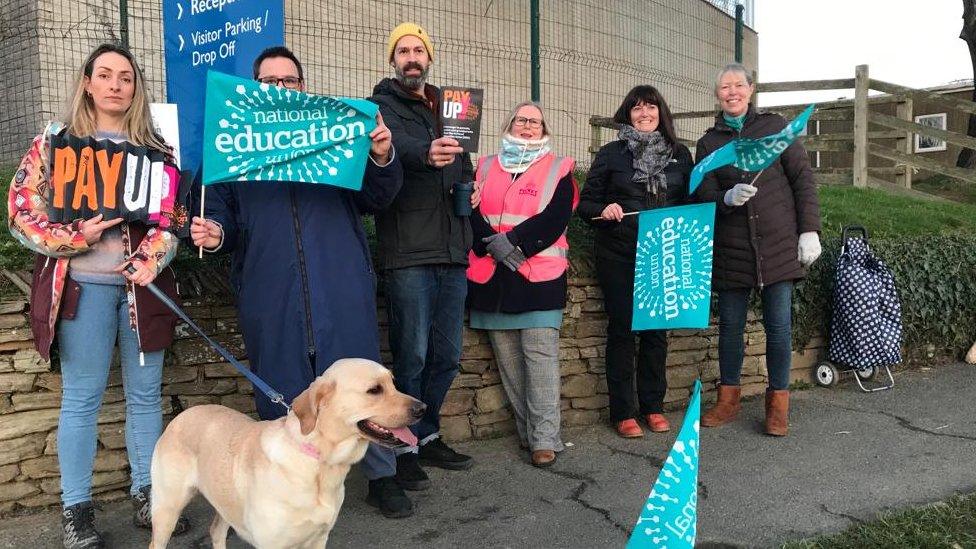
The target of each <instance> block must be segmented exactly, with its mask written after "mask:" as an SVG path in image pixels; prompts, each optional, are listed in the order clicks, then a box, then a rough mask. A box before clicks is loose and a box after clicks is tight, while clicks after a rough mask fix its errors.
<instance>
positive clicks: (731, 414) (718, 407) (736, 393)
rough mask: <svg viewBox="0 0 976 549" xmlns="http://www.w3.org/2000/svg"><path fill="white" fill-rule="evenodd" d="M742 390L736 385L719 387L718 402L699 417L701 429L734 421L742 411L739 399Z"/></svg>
mask: <svg viewBox="0 0 976 549" xmlns="http://www.w3.org/2000/svg"><path fill="white" fill-rule="evenodd" d="M741 396H742V388H741V387H740V386H738V385H719V386H718V400H717V401H716V402H715V406H713V407H712V408H711V409H709V410H707V411H706V412H705V413H704V414H702V417H701V426H702V427H718V426H719V425H725V424H726V423H728V422H730V421H732V420H734V419H735V418H736V417H737V416H738V415H739V412H740V411H741V410H742V404H741V403H740V402H739V399H740V398H741Z"/></svg>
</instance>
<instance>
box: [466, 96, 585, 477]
mask: <svg viewBox="0 0 976 549" xmlns="http://www.w3.org/2000/svg"><path fill="white" fill-rule="evenodd" d="M575 165H576V162H575V161H574V160H573V159H572V158H569V157H565V156H556V155H555V153H553V152H552V151H551V150H550V148H549V126H548V125H547V124H546V120H545V117H544V115H543V113H542V108H541V107H540V106H539V105H537V104H536V103H533V102H531V101H526V102H523V103H519V104H518V105H516V106H515V108H514V109H513V110H512V114H511V115H510V116H509V117H508V120H507V124H506V125H505V126H504V128H503V133H502V139H501V150H500V151H499V153H498V154H497V155H491V156H484V157H482V158H481V159H480V161H479V162H478V169H477V171H476V172H475V174H476V183H475V185H476V188H477V189H478V190H477V191H476V196H472V204H474V205H476V206H477V208H476V209H475V211H474V213H473V214H472V215H471V228H472V231H473V232H474V245H473V248H472V250H471V251H470V252H469V253H468V271H467V277H468V288H469V290H468V305H469V306H470V307H471V315H470V325H471V327H472V328H474V329H481V330H487V331H488V336H489V338H490V339H491V346H492V350H493V351H494V354H495V361H496V362H497V363H498V370H499V373H500V374H501V378H502V386H503V387H504V388H505V393H506V394H507V395H508V400H509V402H511V403H512V410H513V412H514V413H515V425H516V428H517V429H518V435H519V440H520V441H521V445H522V447H524V448H526V449H529V450H531V452H532V457H531V461H532V465H535V466H536V467H548V466H550V465H552V464H553V462H555V461H556V452H559V451H561V450H562V449H563V443H562V439H561V438H560V436H559V423H560V420H559V329H560V327H561V326H562V320H563V307H565V306H566V269H567V268H568V267H569V260H568V258H567V254H568V252H569V243H568V242H567V240H566V227H567V226H568V225H569V219H570V217H572V215H573V209H574V208H575V207H576V204H577V203H578V202H579V191H578V190H577V188H576V182H575V181H574V180H573V167H574V166H575Z"/></svg>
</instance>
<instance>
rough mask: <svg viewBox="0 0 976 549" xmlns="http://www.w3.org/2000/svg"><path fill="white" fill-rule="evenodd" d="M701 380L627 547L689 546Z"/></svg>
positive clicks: (693, 514)
mask: <svg viewBox="0 0 976 549" xmlns="http://www.w3.org/2000/svg"><path fill="white" fill-rule="evenodd" d="M700 417H701V381H700V380H695V388H694V393H693V394H692V396H691V402H689V403H688V410H687V411H686V412H685V419H684V423H683V424H682V425H681V431H679V432H678V439H677V440H676V441H675V443H674V446H673V447H672V448H671V452H670V453H669V454H668V459H667V460H665V462H664V467H662V468H661V472H660V473H659V474H658V477H657V482H655V483H654V488H653V489H652V490H651V495H650V496H649V497H648V498H647V502H646V503H645V504H644V508H643V509H641V513H640V516H639V517H638V519H637V526H635V527H634V531H633V532H632V533H631V534H630V541H628V542H627V549H650V548H658V549H691V548H693V547H694V546H695V536H696V533H697V528H698V450H699V444H698V441H699V438H698V421H699V418H700Z"/></svg>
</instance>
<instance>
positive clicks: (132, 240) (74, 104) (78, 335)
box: [8, 44, 188, 549]
mask: <svg viewBox="0 0 976 549" xmlns="http://www.w3.org/2000/svg"><path fill="white" fill-rule="evenodd" d="M61 132H67V133H69V134H72V135H74V136H77V137H92V138H94V139H95V140H97V141H102V140H110V141H112V142H115V143H123V142H125V143H130V144H132V145H136V146H140V147H146V148H148V149H149V150H156V151H159V152H162V153H164V154H165V155H166V156H167V157H168V156H170V155H171V150H170V148H169V146H168V145H167V144H166V143H165V142H164V141H163V139H162V138H161V137H160V136H159V135H157V134H156V132H155V131H154V130H153V126H152V122H151V120H150V116H149V97H148V95H147V92H146V85H145V80H144V79H143V75H142V71H141V70H140V69H139V66H138V65H137V64H136V62H135V59H134V58H133V57H132V54H130V53H129V52H128V51H127V50H126V49H124V48H121V47H119V46H115V45H112V44H103V45H101V46H99V47H98V48H96V49H95V50H94V51H93V52H92V53H91V54H90V55H89V56H88V58H87V59H86V60H85V63H84V64H83V65H82V66H81V68H80V70H79V71H78V77H77V83H76V86H75V89H74V94H73V98H72V99H71V101H70V103H69V110H68V113H67V115H66V116H65V119H64V123H63V124H62V123H51V124H50V125H49V126H48V127H47V128H46V129H45V131H44V133H42V134H41V135H39V136H37V137H36V138H35V139H34V142H33V143H32V145H31V148H30V150H29V151H28V152H27V155H26V156H24V159H23V160H22V161H21V163H20V167H19V168H18V170H17V172H16V174H15V175H14V180H13V182H12V183H11V185H10V192H9V199H8V210H9V218H8V224H9V228H10V232H11V233H12V234H13V236H14V237H15V238H16V239H17V240H18V241H20V243H21V244H23V245H24V246H26V247H28V248H30V249H31V250H33V251H35V252H37V259H36V261H35V264H34V272H33V283H32V284H31V288H32V295H31V301H30V302H31V329H32V331H33V333H34V344H35V346H36V348H37V351H38V352H39V353H40V354H41V355H42V356H43V357H44V358H45V359H49V357H50V351H51V345H52V343H53V341H54V340H55V338H56V339H57V345H58V350H59V355H60V362H61V376H62V398H61V414H60V418H59V420H58V439H57V442H58V465H59V468H60V473H61V499H62V503H63V505H64V508H63V511H62V518H61V525H62V541H63V545H64V547H65V548H68V549H73V548H96V547H104V545H105V544H104V541H103V540H102V537H101V536H100V535H99V533H98V531H97V530H96V529H95V527H94V507H93V506H92V494H91V483H92V469H93V466H94V462H95V451H96V448H97V442H98V441H97V438H98V430H97V419H98V411H99V407H100V406H101V403H102V396H103V394H104V392H105V386H106V382H107V380H108V374H109V366H110V364H111V363H112V356H113V351H114V349H115V347H116V343H118V347H119V357H120V359H121V370H122V381H123V388H124V392H125V405H126V414H125V415H126V421H125V434H126V436H125V441H126V449H127V450H128V455H129V465H130V467H131V476H132V485H131V494H132V503H133V506H134V510H135V517H134V522H135V524H136V525H138V526H141V527H144V528H150V527H151V519H150V497H149V496H150V486H149V482H150V476H149V469H150V460H151V459H152V454H153V448H154V447H155V445H156V440H157V439H158V438H159V436H160V433H161V431H162V423H163V417H162V396H161V381H162V370H163V350H164V349H165V348H166V347H168V346H169V345H170V343H171V342H172V339H173V327H174V326H175V325H176V315H175V314H174V313H172V312H171V311H170V310H169V309H167V308H166V307H165V306H164V305H163V304H162V303H161V302H160V301H159V300H158V299H156V298H155V297H154V296H152V295H151V294H150V293H149V291H148V290H147V289H146V288H145V286H146V285H147V284H149V283H151V282H154V281H155V283H156V285H158V286H159V287H160V288H162V289H164V290H165V291H166V292H167V293H169V294H171V295H172V296H175V295H176V287H175V280H174V276H173V271H172V269H166V270H164V269H165V268H166V265H167V264H168V263H169V262H170V260H171V259H172V258H173V256H174V255H175V253H176V245H177V239H176V237H175V236H174V234H173V233H172V231H174V230H176V229H177V228H178V227H180V226H181V225H182V222H184V221H185V212H184V213H183V215H179V213H178V212H175V211H173V208H168V209H167V208H164V211H162V212H161V214H162V215H161V219H160V221H159V224H158V226H154V227H149V226H147V225H145V224H144V223H141V222H130V223H122V218H121V217H119V218H115V219H111V220H103V219H102V215H96V216H94V217H91V218H89V219H85V220H77V221H74V222H70V223H57V222H54V221H49V219H48V213H47V212H48V209H47V208H48V203H49V197H48V191H49V189H51V187H52V181H51V178H52V176H51V173H50V171H51V170H50V169H49V166H50V163H49V157H50V155H51V154H53V153H52V151H51V146H50V140H51V139H52V135H54V134H60V133H61ZM99 152H104V151H99ZM96 154H97V153H96ZM89 158H91V157H89ZM170 160H172V159H171V158H170ZM89 173H91V174H93V173H94V172H93V171H89ZM89 177H93V176H89ZM170 183H171V184H175V182H170ZM89 184H90V185H95V182H94V181H89ZM179 208H180V207H177V208H176V209H179ZM129 266H131V269H132V270H127V267H129ZM187 529H188V524H187V522H186V520H185V519H183V518H180V520H179V522H178V523H177V525H176V532H177V533H183V532H185V531H186V530H187Z"/></svg>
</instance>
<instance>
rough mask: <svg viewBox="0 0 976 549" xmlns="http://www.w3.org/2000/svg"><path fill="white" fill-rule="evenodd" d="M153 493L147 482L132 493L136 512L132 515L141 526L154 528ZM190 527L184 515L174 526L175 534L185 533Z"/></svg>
mask: <svg viewBox="0 0 976 549" xmlns="http://www.w3.org/2000/svg"><path fill="white" fill-rule="evenodd" d="M151 493H152V486H151V485H149V484H147V485H145V486H143V487H142V488H139V490H138V491H137V492H136V493H135V494H133V495H132V510H133V511H134V514H133V515H132V523H133V524H135V525H136V526H138V527H139V528H146V529H149V530H152V500H151V499H150V495H151ZM189 529H190V521H189V520H187V519H186V517H184V516H183V515H180V518H179V519H177V521H176V525H175V526H173V535H174V536H178V535H180V534H185V533H186V532H187V530H189Z"/></svg>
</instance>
